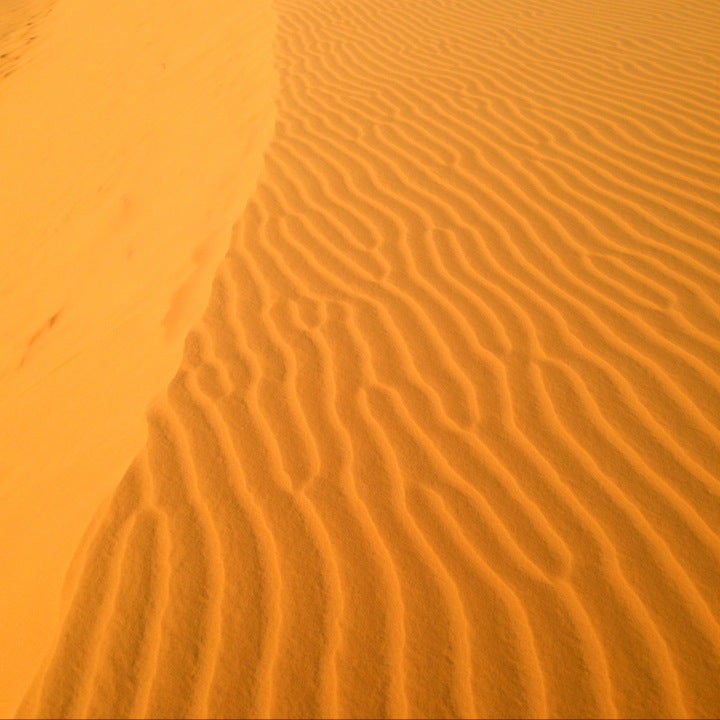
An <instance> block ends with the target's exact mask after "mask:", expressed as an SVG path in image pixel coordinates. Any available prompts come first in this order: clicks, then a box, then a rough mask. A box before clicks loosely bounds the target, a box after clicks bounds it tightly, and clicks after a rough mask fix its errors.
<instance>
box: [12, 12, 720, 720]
mask: <svg viewBox="0 0 720 720" xmlns="http://www.w3.org/2000/svg"><path fill="white" fill-rule="evenodd" d="M275 8H276V12H277V17H278V35H277V43H276V63H277V68H278V73H279V94H278V110H277V112H278V115H277V122H276V125H275V131H274V136H273V140H272V142H271V144H270V147H269V149H268V152H267V156H266V159H265V169H264V171H263V173H262V176H261V180H260V183H259V186H258V188H257V190H256V192H255V193H254V195H253V196H252V198H251V200H250V202H249V204H248V206H247V207H246V209H245V211H244V213H243V214H242V217H241V218H240V221H239V222H238V224H237V225H236V227H235V230H234V234H233V242H232V249H231V252H230V253H229V254H228V256H227V257H226V258H225V260H224V262H223V263H222V265H221V266H220V269H219V271H218V273H217V275H216V278H215V281H214V284H213V288H212V293H211V297H210V303H209V305H208V307H207V310H206V312H205V314H204V316H203V319H202V321H201V322H199V323H198V324H197V325H196V326H195V327H194V329H193V330H192V331H191V332H190V333H189V335H188V337H187V339H186V343H185V351H184V357H183V360H182V364H181V366H180V369H179V371H178V373H177V375H176V376H175V378H174V380H173V381H172V382H171V384H170V385H169V387H168V388H167V391H166V393H165V394H164V395H163V397H159V398H157V399H156V401H154V402H153V403H152V405H151V407H150V410H149V414H148V418H149V423H148V424H149V430H148V441H147V443H146V445H145V447H144V448H143V449H142V451H141V452H139V453H138V455H137V457H136V459H135V462H134V463H133V464H132V466H131V467H130V468H129V470H128V471H127V472H126V474H125V476H124V478H123V480H122V482H121V484H120V486H119V488H118V490H117V492H116V493H115V494H114V496H113V497H112V499H111V500H110V502H109V504H108V505H107V507H106V508H105V509H104V511H103V512H102V513H101V514H99V515H98V517H97V518H96V522H95V525H94V527H93V528H92V529H91V531H90V532H89V533H88V536H87V539H86V542H85V543H84V544H83V547H82V549H81V551H80V552H79V554H78V556H77V558H76V561H75V565H74V570H73V573H72V580H71V586H70V588H69V603H68V606H67V612H66V616H65V619H64V623H63V625H62V628H61V631H60V633H59V635H58V637H57V642H56V644H55V646H54V647H53V649H52V652H51V653H50V655H49V657H48V659H47V662H46V663H45V664H44V665H43V667H42V669H41V672H40V673H39V675H38V677H37V679H36V682H35V683H33V685H32V687H31V688H30V689H29V691H28V694H27V696H26V698H25V701H24V703H23V704H22V706H21V708H20V715H27V716H68V717H75V716H80V717H82V716H90V717H99V716H143V717H206V716H210V717H233V716H257V717H264V716H278V717H323V716H329V717H354V716H357V717H381V716H401V717H408V716H410V717H451V716H466V717H471V716H487V717H507V716H511V717H525V716H527V717H537V716H552V717H584V716H595V717H597V716H599V717H613V716H621V717H631V716H639V717H651V716H658V717H666V716H669V717H681V716H692V717H703V716H708V717H711V716H718V715H720V694H719V693H718V686H717V678H718V677H720V604H719V598H720V536H719V534H718V528H720V479H719V478H720V454H719V453H718V448H719V447H720V373H719V371H718V368H720V305H719V304H718V298H720V231H719V228H720V192H719V188H720V183H719V181H720V155H719V151H720V123H719V122H718V117H720V92H719V91H718V85H717V81H716V80H717V77H718V71H719V70H720V56H719V55H718V46H717V35H716V33H717V30H716V29H717V28H718V27H720V6H717V5H715V6H713V5H712V4H708V3H705V2H701V1H699V0H689V1H687V2H682V3H681V2H677V0H659V1H658V0H654V1H653V2H649V1H648V2H644V1H641V2H637V3H631V4H629V3H626V2H620V0H609V1H608V0H602V1H601V0H594V1H590V2H579V1H576V0H543V1H542V2H539V1H537V2H535V1H534V0H532V1H530V2H528V1H527V0H522V1H520V0H508V1H507V2H503V3H497V2H491V1H490V0H414V1H413V2H406V1H404V0H277V1H276V3H275Z"/></svg>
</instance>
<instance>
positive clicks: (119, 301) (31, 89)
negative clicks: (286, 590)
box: [0, 0, 276, 717]
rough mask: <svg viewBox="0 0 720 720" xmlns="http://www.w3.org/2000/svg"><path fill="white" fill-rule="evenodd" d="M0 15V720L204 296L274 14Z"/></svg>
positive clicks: (266, 99)
mask: <svg viewBox="0 0 720 720" xmlns="http://www.w3.org/2000/svg"><path fill="white" fill-rule="evenodd" d="M6 5H7V6H6ZM41 9H42V10H43V11H44V14H42V13H41V12H40V10H41ZM47 11H49V14H48V12H47ZM0 18H2V24H0V28H6V27H7V28H9V31H8V34H0V47H1V48H2V50H0V55H4V54H5V53H6V52H7V53H9V55H8V57H9V58H10V60H8V62H10V61H12V65H11V66H10V65H8V66H7V67H8V68H10V67H11V68H12V71H11V72H10V71H9V70H8V72H10V74H9V75H8V77H6V78H5V79H4V81H3V82H2V83H0V168H1V174H0V219H1V222H2V242H1V243H0V297H1V298H2V307H1V308H0V578H2V583H1V584H0V617H2V622H1V623H0V648H2V653H0V716H4V717H7V716H9V715H10V714H11V713H12V712H13V711H14V709H15V708H16V707H17V705H18V703H19V702H20V700H21V698H22V696H23V693H24V692H25V690H26V689H27V685H28V684H29V681H30V678H31V677H32V674H33V673H34V672H35V671H36V670H37V667H38V665H39V663H40V661H41V660H42V657H43V654H44V653H45V652H47V649H48V637H49V636H52V633H53V632H54V630H55V628H56V627H57V624H58V601H59V597H60V591H61V588H62V583H63V578H64V576H65V574H66V572H67V568H68V565H69V563H70V561H71V559H72V557H73V554H74V553H75V551H76V549H77V546H78V544H79V542H80V540H81V538H82V535H83V533H84V532H85V529H86V527H87V525H88V523H89V522H90V520H91V518H92V516H93V514H94V513H95V512H96V511H97V508H98V505H99V503H100V502H101V501H103V500H104V499H105V498H106V497H107V496H108V495H109V494H110V493H111V492H112V491H113V490H114V489H115V488H116V487H117V483H118V478H120V477H121V476H122V474H123V473H124V471H125V470H126V469H127V466H128V465H129V463H130V462H131V461H132V458H133V457H134V455H135V454H136V453H137V451H138V448H139V447H141V446H142V444H143V442H144V439H145V422H144V411H145V408H146V407H147V404H148V402H149V401H150V400H151V399H152V398H153V397H154V396H155V395H156V394H157V393H158V392H159V391H161V390H162V388H163V387H164V386H165V384H166V383H167V381H168V379H169V378H171V377H172V375H173V373H174V372H175V371H176V370H177V367H178V365H179V363H180V359H181V357H182V347H183V342H184V339H185V335H186V334H187V332H188V330H189V329H190V327H192V325H193V324H194V323H196V322H197V321H198V320H199V319H200V317H201V315H202V311H203V309H204V308H205V306H206V305H207V297H208V294H209V290H210V286H211V283H212V277H213V275H214V273H215V271H216V269H217V266H218V263H219V262H220V261H221V259H222V257H223V255H224V254H225V252H226V251H227V247H228V243H229V242H230V230H231V228H232V225H233V223H234V221H235V219H236V218H237V216H238V215H239V214H240V212H241V211H242V209H243V207H244V205H245V202H246V201H247V198H248V196H249V195H250V193H251V192H252V191H253V190H254V188H255V184H256V182H257V176H258V173H259V171H260V167H261V161H262V154H263V152H264V149H265V147H266V145H267V142H268V140H269V138H270V134H271V131H272V127H273V120H274V97H275V92H276V87H275V81H274V70H273V65H272V52H271V48H272V41H273V31H274V21H273V19H272V10H271V8H270V5H269V3H257V2H250V0H248V2H241V3H238V2H235V1H234V0H233V1H232V2H230V1H229V0H228V1H226V0H212V2H206V3H203V4H202V7H200V6H198V5H197V3H194V2H189V1H187V2H186V1H183V2H175V1H173V2H170V1H169V0H167V1H166V2H160V3H153V4H152V9H150V6H148V3H146V2H143V1H141V0H131V1H128V0H123V2H116V3H98V2H95V0H61V1H60V2H58V3H57V4H55V6H54V7H52V9H51V8H50V6H49V5H48V4H45V5H42V4H41V3H39V2H31V3H28V4H24V3H23V4H21V3H15V2H10V3H3V4H2V6H1V7H0ZM28 23H30V25H28ZM0 33H2V30H0ZM31 37H32V38H34V39H33V40H32V42H31V43H30V44H28V43H27V42H24V41H23V42H20V40H18V38H21V39H22V38H25V39H26V40H29V39H30V38H31ZM13 48H15V49H16V51H17V52H15V54H14V55H13V53H12V52H11V51H12V49H13ZM6 59H7V58H6ZM4 62H5V61H4V60H3V61H2V63H4ZM0 73H2V68H1V67H0Z"/></svg>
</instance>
